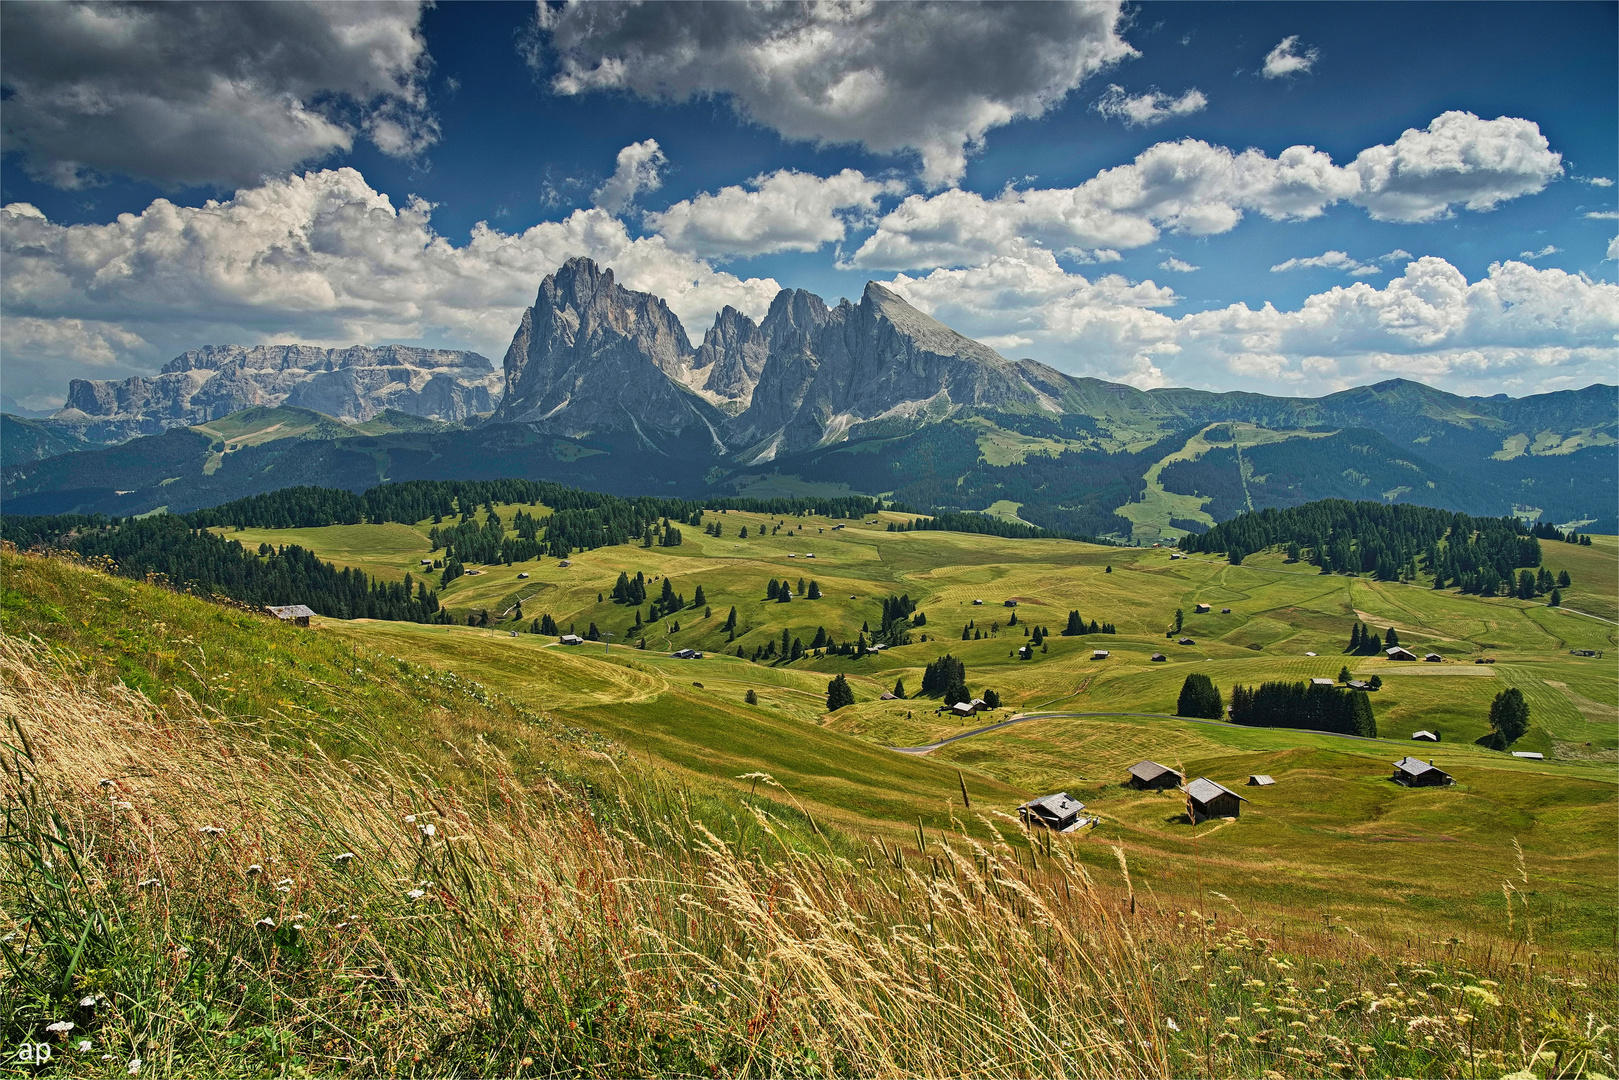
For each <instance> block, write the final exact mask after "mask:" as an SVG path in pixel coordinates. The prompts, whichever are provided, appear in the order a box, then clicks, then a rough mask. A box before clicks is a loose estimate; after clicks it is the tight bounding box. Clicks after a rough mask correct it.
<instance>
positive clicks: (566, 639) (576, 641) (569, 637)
mask: <svg viewBox="0 0 1619 1080" xmlns="http://www.w3.org/2000/svg"><path fill="white" fill-rule="evenodd" d="M558 640H559V641H561V643H562V644H564V645H583V644H584V643H585V639H584V638H582V637H580V636H579V635H578V634H563V635H562V637H561V638H559V639H558Z"/></svg>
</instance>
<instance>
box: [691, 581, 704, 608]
mask: <svg viewBox="0 0 1619 1080" xmlns="http://www.w3.org/2000/svg"><path fill="white" fill-rule="evenodd" d="M707 603H708V601H707V600H705V599H704V598H703V587H702V586H701V585H699V586H697V593H696V595H694V596H693V597H692V598H691V606H692V607H703V606H704V605H706V604H707Z"/></svg>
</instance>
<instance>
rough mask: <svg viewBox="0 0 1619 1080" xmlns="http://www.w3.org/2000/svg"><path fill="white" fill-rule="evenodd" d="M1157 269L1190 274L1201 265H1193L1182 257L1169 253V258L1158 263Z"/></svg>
mask: <svg viewBox="0 0 1619 1080" xmlns="http://www.w3.org/2000/svg"><path fill="white" fill-rule="evenodd" d="M1158 269H1160V270H1173V271H1175V272H1176V273H1177V274H1190V273H1191V272H1192V271H1194V270H1199V269H1201V267H1197V266H1193V265H1192V264H1191V263H1189V262H1186V261H1185V260H1182V259H1177V258H1175V257H1174V256H1173V255H1171V256H1170V257H1169V258H1167V259H1165V260H1164V261H1163V262H1161V263H1159V264H1158Z"/></svg>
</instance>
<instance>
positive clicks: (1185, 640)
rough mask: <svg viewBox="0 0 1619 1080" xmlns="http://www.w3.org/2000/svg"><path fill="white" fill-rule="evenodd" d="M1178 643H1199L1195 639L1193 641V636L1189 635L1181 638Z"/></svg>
mask: <svg viewBox="0 0 1619 1080" xmlns="http://www.w3.org/2000/svg"><path fill="white" fill-rule="evenodd" d="M1178 644H1181V645H1196V644H1197V642H1195V641H1193V640H1192V639H1191V638H1189V637H1183V638H1181V639H1180V641H1179V642H1178Z"/></svg>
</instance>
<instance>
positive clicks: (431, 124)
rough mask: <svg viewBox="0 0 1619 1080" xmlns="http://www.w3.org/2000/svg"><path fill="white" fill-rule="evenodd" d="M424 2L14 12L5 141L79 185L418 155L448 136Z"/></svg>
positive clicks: (10, 10)
mask: <svg viewBox="0 0 1619 1080" xmlns="http://www.w3.org/2000/svg"><path fill="white" fill-rule="evenodd" d="M421 11H422V5H421V4H419V3H417V2H414V0H411V2H406V3H304V2H298V0H287V2H281V3H273V4H245V5H244V4H216V3H180V2H176V3H163V4H133V3H81V2H64V3H48V4H44V3H42V4H33V3H19V4H9V5H7V7H6V13H5V34H4V35H3V37H0V67H3V69H4V71H5V81H6V87H7V90H8V91H9V96H8V97H7V99H6V103H5V125H4V139H3V143H0V146H3V147H4V149H5V150H6V151H7V152H16V153H18V154H20V155H21V160H22V162H23V164H24V167H25V168H26V169H27V170H28V172H29V173H30V174H32V175H34V176H35V177H38V178H40V179H42V180H45V181H47V182H49V183H52V184H54V185H56V186H58V187H63V188H76V187H82V186H84V185H86V184H91V183H95V182H96V181H97V180H98V179H99V178H101V177H105V176H109V175H112V174H120V175H125V176H131V177H137V178H141V179H145V180H152V181H155V182H157V183H159V184H164V185H184V184H222V185H236V184H246V183H252V182H254V181H256V180H258V179H259V178H260V177H262V176H266V175H272V174H276V173H281V172H284V171H285V170H287V169H289V168H291V167H293V166H295V165H298V164H300V163H303V162H311V161H316V160H318V159H320V158H322V157H325V156H326V155H327V154H330V153H332V152H333V151H338V150H348V149H350V148H351V147H352V146H353V143H354V140H355V138H356V137H357V136H359V135H361V134H364V135H365V136H366V137H368V138H370V140H371V141H372V142H373V143H375V144H376V146H377V147H378V148H379V149H381V150H382V151H383V152H384V153H387V154H391V155H395V156H411V155H414V154H416V153H418V152H420V151H421V150H423V149H425V148H426V147H428V146H430V145H431V144H432V143H433V142H435V141H436V140H437V137H438V126H437V122H436V121H435V119H434V118H433V116H432V114H431V113H430V112H429V110H428V108H427V100H426V93H425V90H424V88H423V79H424V76H425V74H426V71H427V68H428V64H429V58H428V55H427V46H426V42H425V40H424V39H423V37H422V34H421V29H420V22H421Z"/></svg>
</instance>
